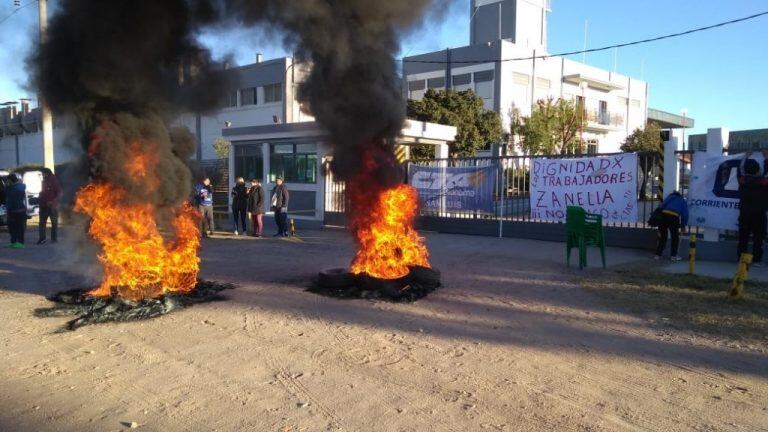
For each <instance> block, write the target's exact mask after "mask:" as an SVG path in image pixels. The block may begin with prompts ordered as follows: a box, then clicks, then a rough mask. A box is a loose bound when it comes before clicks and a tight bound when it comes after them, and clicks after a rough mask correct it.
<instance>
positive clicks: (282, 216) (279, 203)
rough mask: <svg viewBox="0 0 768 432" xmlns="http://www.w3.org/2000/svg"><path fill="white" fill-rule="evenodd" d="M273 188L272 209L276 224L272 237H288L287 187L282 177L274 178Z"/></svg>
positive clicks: (288, 197) (288, 196)
mask: <svg viewBox="0 0 768 432" xmlns="http://www.w3.org/2000/svg"><path fill="white" fill-rule="evenodd" d="M275 184H276V186H275V188H274V189H272V211H274V212H275V223H276V224H277V234H275V235H274V237H278V236H283V237H288V200H289V199H290V195H289V194H288V187H286V186H285V185H284V184H283V178H282V177H278V178H277V179H276V180H275Z"/></svg>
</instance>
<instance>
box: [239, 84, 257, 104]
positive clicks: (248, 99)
mask: <svg viewBox="0 0 768 432" xmlns="http://www.w3.org/2000/svg"><path fill="white" fill-rule="evenodd" d="M240 105H242V106H246V105H256V87H251V88H246V89H242V90H240Z"/></svg>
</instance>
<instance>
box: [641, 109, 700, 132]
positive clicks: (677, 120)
mask: <svg viewBox="0 0 768 432" xmlns="http://www.w3.org/2000/svg"><path fill="white" fill-rule="evenodd" d="M648 121H649V122H651V121H652V122H654V123H656V124H658V125H659V127H660V128H661V129H682V128H692V127H693V125H694V121H693V119H692V118H690V117H683V116H681V115H678V114H672V113H670V112H666V111H661V110H657V109H653V108H648Z"/></svg>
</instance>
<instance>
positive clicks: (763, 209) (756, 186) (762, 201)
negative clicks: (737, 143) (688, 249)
mask: <svg viewBox="0 0 768 432" xmlns="http://www.w3.org/2000/svg"><path fill="white" fill-rule="evenodd" d="M763 157H764V161H763V166H762V167H761V166H760V163H758V162H757V161H756V160H754V159H752V152H746V153H745V154H744V158H743V159H742V160H741V162H740V164H739V173H738V181H739V196H740V198H739V243H738V248H737V253H738V255H739V257H740V256H741V254H743V253H746V252H748V251H749V241H750V239H751V240H752V263H753V265H756V266H762V265H763V242H764V241H765V237H766V235H767V234H768V216H767V214H768V149H767V150H763ZM660 210H661V217H660V220H659V222H658V224H659V225H658V228H659V237H658V243H657V247H656V257H655V258H656V259H661V257H662V254H663V253H664V249H665V248H666V244H667V239H668V237H671V239H672V244H671V246H670V249H671V255H672V258H671V259H672V261H680V260H681V259H682V258H681V257H680V256H678V254H677V252H678V247H679V245H680V230H681V229H682V230H684V229H685V227H686V226H687V225H688V203H687V202H686V201H685V198H683V196H682V195H681V194H680V193H679V192H677V191H675V192H672V193H671V194H669V196H667V197H666V199H664V202H662V204H661V206H660Z"/></svg>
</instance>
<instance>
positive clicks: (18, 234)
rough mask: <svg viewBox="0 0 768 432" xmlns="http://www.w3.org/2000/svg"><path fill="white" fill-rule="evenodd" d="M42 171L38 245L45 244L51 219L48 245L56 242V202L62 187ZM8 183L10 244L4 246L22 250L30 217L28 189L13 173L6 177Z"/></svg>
mask: <svg viewBox="0 0 768 432" xmlns="http://www.w3.org/2000/svg"><path fill="white" fill-rule="evenodd" d="M42 172H43V182H42V189H41V190H40V195H39V196H38V201H39V218H38V239H37V244H38V245H42V244H45V243H46V242H47V241H48V240H47V238H46V226H47V224H48V219H50V220H51V242H52V243H56V242H57V241H58V228H59V201H60V200H61V196H62V190H61V184H59V180H58V179H57V178H56V175H55V174H54V173H53V171H51V170H50V169H49V168H43V169H42ZM8 182H9V184H8V186H7V187H6V189H5V210H6V218H7V222H8V234H10V237H11V242H10V244H8V246H7V247H9V248H12V249H22V248H24V247H25V239H24V234H25V232H26V230H27V220H28V219H29V218H30V216H29V214H28V211H27V187H26V185H25V184H24V183H23V182H22V181H21V178H20V177H19V176H18V174H15V173H12V174H11V175H9V176H8Z"/></svg>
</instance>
